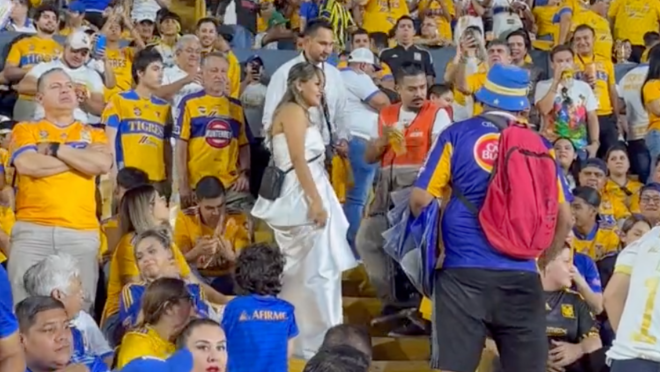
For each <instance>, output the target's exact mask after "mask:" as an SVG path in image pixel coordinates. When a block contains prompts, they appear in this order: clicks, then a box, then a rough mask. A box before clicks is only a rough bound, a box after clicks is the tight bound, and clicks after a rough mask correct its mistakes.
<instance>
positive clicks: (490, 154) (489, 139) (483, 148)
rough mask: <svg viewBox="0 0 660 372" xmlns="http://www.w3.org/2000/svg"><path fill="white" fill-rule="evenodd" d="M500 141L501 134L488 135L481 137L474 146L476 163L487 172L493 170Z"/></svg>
mask: <svg viewBox="0 0 660 372" xmlns="http://www.w3.org/2000/svg"><path fill="white" fill-rule="evenodd" d="M499 140H500V135H499V133H488V134H484V135H483V136H481V137H479V139H477V141H476V142H475V144H474V161H475V162H476V163H477V165H479V167H481V169H483V170H485V171H486V172H489V173H490V172H491V171H492V170H493V165H495V159H497V148H498V142H499Z"/></svg>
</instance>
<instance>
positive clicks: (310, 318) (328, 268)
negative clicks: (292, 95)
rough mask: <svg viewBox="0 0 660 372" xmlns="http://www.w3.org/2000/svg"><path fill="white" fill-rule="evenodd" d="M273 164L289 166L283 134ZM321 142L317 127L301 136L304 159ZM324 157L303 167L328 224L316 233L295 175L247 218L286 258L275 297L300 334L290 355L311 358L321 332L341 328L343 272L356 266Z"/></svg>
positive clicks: (260, 201)
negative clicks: (289, 309) (259, 223)
mask: <svg viewBox="0 0 660 372" xmlns="http://www.w3.org/2000/svg"><path fill="white" fill-rule="evenodd" d="M272 145H273V146H272V149H273V161H274V164H275V166H277V167H278V168H280V169H282V170H287V169H290V168H291V167H292V164H291V158H290V157H289V149H288V147H287V144H286V138H285V137H284V134H277V135H275V137H273V138H272ZM324 152H325V146H324V144H323V137H322V136H321V132H320V131H319V129H318V128H317V127H309V128H308V129H307V133H306V136H305V158H306V159H312V158H314V157H316V156H318V155H319V154H324ZM323 161H324V155H321V156H320V157H319V158H318V159H316V160H314V161H312V162H308V165H309V169H310V171H311V173H312V177H313V179H314V183H315V185H316V188H317V189H318V191H319V194H320V195H321V198H322V199H323V205H324V207H325V209H326V211H327V212H328V221H327V223H326V225H325V227H324V228H319V227H317V226H315V225H314V224H313V222H312V221H311V220H310V219H309V217H308V216H307V212H308V210H309V206H308V203H307V201H306V200H305V194H304V192H303V189H302V186H301V185H300V183H299V182H298V178H297V176H296V173H295V170H291V172H289V173H288V174H287V175H286V178H285V180H284V183H283V186H282V193H281V196H280V197H279V198H278V199H277V200H275V201H270V200H266V199H263V198H261V197H260V198H259V199H258V200H257V202H256V204H255V205H254V208H253V209H252V215H253V216H255V217H257V218H261V219H262V220H264V221H266V222H267V223H268V225H269V226H270V227H271V228H272V229H273V231H274V234H275V240H276V241H277V244H278V245H279V247H280V250H281V251H282V253H283V254H284V256H285V257H286V266H285V268H284V276H283V279H282V284H283V286H282V292H281V293H280V295H279V296H278V297H279V298H281V299H284V300H286V301H289V302H290V303H291V304H293V305H294V306H295V316H296V323H297V324H298V329H299V331H300V334H299V335H298V337H297V338H296V339H295V341H294V352H293V355H294V356H295V357H296V358H302V359H305V360H308V359H310V358H311V357H312V356H314V354H315V353H316V351H317V350H318V349H319V347H320V346H321V343H322V342H323V337H324V336H325V332H326V331H327V330H328V329H329V328H331V327H332V326H335V325H337V324H341V323H343V312H342V294H341V278H342V272H343V271H346V270H349V269H351V268H354V267H355V266H357V261H356V259H355V256H354V255H353V253H352V251H351V248H350V246H349V245H348V241H347V240H346V231H347V230H348V221H347V220H346V217H345V216H344V212H343V210H342V207H341V204H340V203H339V200H338V199H337V196H336V195H335V192H334V190H333V189H332V185H331V184H330V180H329V179H328V175H327V173H326V170H325V167H324V164H323Z"/></svg>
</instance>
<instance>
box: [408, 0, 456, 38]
mask: <svg viewBox="0 0 660 372" xmlns="http://www.w3.org/2000/svg"><path fill="white" fill-rule="evenodd" d="M417 9H418V11H419V14H426V12H427V11H429V10H430V11H432V12H433V11H440V10H441V11H443V12H445V13H446V14H447V15H448V16H449V20H447V19H446V18H445V17H442V16H438V15H434V16H432V17H434V18H435V22H436V24H437V25H438V36H439V37H441V38H443V39H445V40H452V37H453V36H452V31H451V20H452V19H454V17H455V16H456V10H455V9H454V2H453V1H450V0H421V1H420V2H419V4H418V5H417ZM426 17H429V16H428V15H427V16H426Z"/></svg>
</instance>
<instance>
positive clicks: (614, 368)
mask: <svg viewBox="0 0 660 372" xmlns="http://www.w3.org/2000/svg"><path fill="white" fill-rule="evenodd" d="M646 187H655V186H653V184H651V185H648V186H646ZM659 237H660V228H659V227H655V228H653V229H652V230H651V231H650V232H648V233H646V235H644V236H643V237H642V238H641V239H639V240H637V241H636V242H634V243H633V244H631V245H629V246H627V247H626V249H624V250H623V251H621V253H619V257H617V260H616V266H615V268H614V274H613V275H612V278H611V279H610V281H609V283H608V284H607V288H605V294H604V299H605V301H604V304H605V310H606V311H607V315H608V318H609V321H610V323H611V324H612V329H613V330H614V331H615V332H616V338H615V339H614V342H613V343H612V347H611V348H610V349H609V351H608V352H607V357H608V359H609V360H611V362H612V364H611V368H610V370H611V372H633V371H634V372H652V371H658V370H660V343H659V341H660V323H659V322H658V320H660V306H658V304H659V302H658V300H659V299H658V294H659V293H658V287H659V286H660V271H659V270H658V267H660V249H659V248H658V247H660V238H659Z"/></svg>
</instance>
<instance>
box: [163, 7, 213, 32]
mask: <svg viewBox="0 0 660 372" xmlns="http://www.w3.org/2000/svg"><path fill="white" fill-rule="evenodd" d="M168 9H169V10H170V11H172V12H173V13H176V14H177V15H179V17H181V30H180V31H185V32H184V33H188V32H194V31H195V26H196V24H197V20H198V19H202V18H204V17H206V1H204V0H172V1H171V2H170V6H169V7H168Z"/></svg>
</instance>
